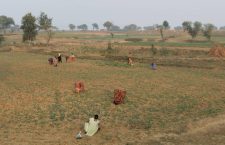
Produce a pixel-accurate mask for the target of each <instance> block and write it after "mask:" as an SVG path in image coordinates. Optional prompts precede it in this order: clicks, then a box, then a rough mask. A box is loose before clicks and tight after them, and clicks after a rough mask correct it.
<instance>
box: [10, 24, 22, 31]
mask: <svg viewBox="0 0 225 145" xmlns="http://www.w3.org/2000/svg"><path fill="white" fill-rule="evenodd" d="M10 30H11V32H16V31H17V32H18V31H20V26H19V25H14V26H12V27H10Z"/></svg>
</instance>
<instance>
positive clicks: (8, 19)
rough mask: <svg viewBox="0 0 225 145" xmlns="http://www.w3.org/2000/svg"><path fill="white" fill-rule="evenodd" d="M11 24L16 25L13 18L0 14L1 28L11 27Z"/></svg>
mask: <svg viewBox="0 0 225 145" xmlns="http://www.w3.org/2000/svg"><path fill="white" fill-rule="evenodd" d="M11 25H15V22H14V20H13V18H11V17H7V16H0V29H2V30H4V33H5V29H7V28H10V26H11Z"/></svg>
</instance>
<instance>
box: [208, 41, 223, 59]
mask: <svg viewBox="0 0 225 145" xmlns="http://www.w3.org/2000/svg"><path fill="white" fill-rule="evenodd" d="M209 55H211V56H213V57H225V48H224V46H222V45H219V44H217V45H214V47H213V48H211V49H210V51H209Z"/></svg>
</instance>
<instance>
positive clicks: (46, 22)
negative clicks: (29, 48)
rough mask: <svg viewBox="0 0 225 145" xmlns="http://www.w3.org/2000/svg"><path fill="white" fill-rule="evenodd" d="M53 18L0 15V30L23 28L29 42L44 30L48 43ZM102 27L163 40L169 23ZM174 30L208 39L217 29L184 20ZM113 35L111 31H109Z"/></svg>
mask: <svg viewBox="0 0 225 145" xmlns="http://www.w3.org/2000/svg"><path fill="white" fill-rule="evenodd" d="M52 20H53V18H50V17H48V15H47V14H45V13H44V12H41V13H40V15H39V16H38V17H35V16H33V15H32V14H31V13H27V14H26V15H24V16H23V17H22V21H21V26H19V25H15V22H14V20H13V18H11V17H7V16H4V15H2V16H0V30H1V31H3V34H5V33H6V30H7V29H11V31H12V32H13V31H14V30H18V29H19V30H20V29H21V30H23V42H26V41H28V42H31V41H33V40H35V39H36V36H37V34H38V32H39V31H44V32H46V35H47V40H46V44H49V42H50V40H51V38H52V35H53V30H54V29H57V28H56V27H55V26H53V25H52ZM68 26H69V29H70V30H72V31H74V30H75V29H77V30H83V31H86V30H89V29H88V25H87V24H81V25H78V26H76V25H74V24H69V25H68ZM103 27H105V28H106V30H107V31H110V32H113V31H148V30H156V31H159V33H160V36H161V38H162V40H165V38H164V31H165V30H170V28H171V27H170V25H169V22H168V21H166V20H165V21H163V23H162V24H155V25H152V26H145V27H143V28H142V27H140V26H137V25H136V24H129V25H126V26H124V28H122V29H121V28H120V27H119V26H117V25H115V24H113V23H112V22H111V21H106V22H105V23H104V24H103ZM92 30H99V25H98V24H97V23H93V24H92ZM174 30H177V31H180V30H183V31H184V32H187V33H188V34H189V35H190V36H191V37H192V39H194V38H196V37H197V35H198V34H199V33H200V32H202V34H203V35H204V36H205V37H206V38H207V39H208V40H211V36H212V32H213V30H217V27H216V26H214V25H213V24H202V23H201V22H198V21H196V22H191V21H184V22H183V23H182V26H177V27H174ZM220 30H225V26H223V27H220ZM111 35H112V37H113V33H111ZM3 40H4V37H3V35H2V34H0V43H1V42H2V41H3Z"/></svg>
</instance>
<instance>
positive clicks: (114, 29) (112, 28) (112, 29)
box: [110, 25, 121, 31]
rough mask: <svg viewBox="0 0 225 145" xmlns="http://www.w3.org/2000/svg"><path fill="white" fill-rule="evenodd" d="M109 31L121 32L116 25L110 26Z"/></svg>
mask: <svg viewBox="0 0 225 145" xmlns="http://www.w3.org/2000/svg"><path fill="white" fill-rule="evenodd" d="M110 30H111V31H121V29H120V27H119V26H117V25H112V27H111V28H110Z"/></svg>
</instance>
